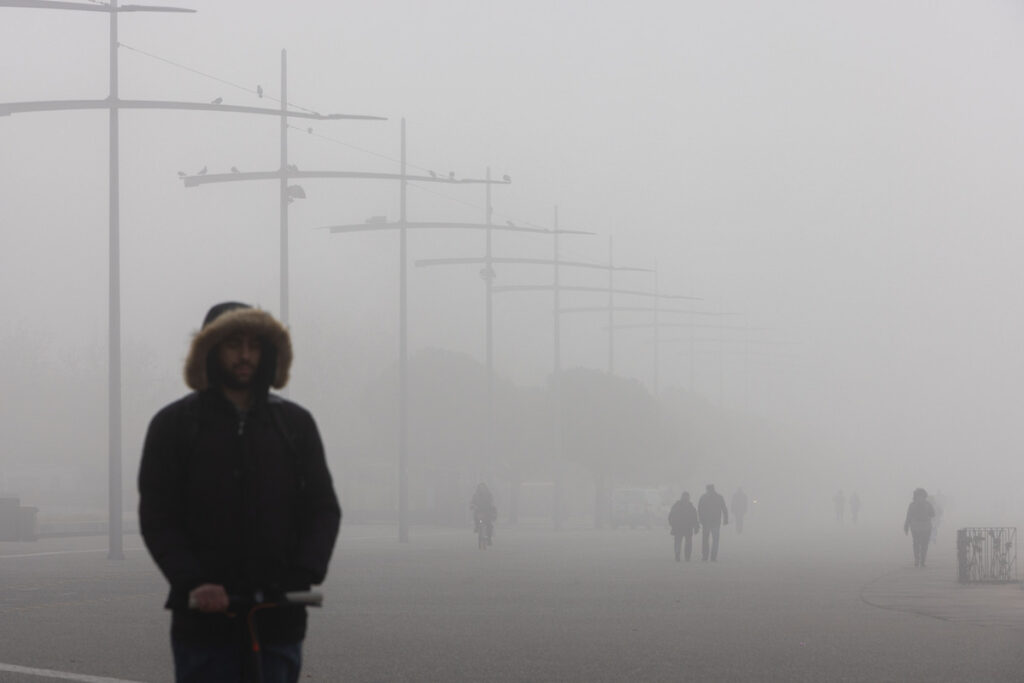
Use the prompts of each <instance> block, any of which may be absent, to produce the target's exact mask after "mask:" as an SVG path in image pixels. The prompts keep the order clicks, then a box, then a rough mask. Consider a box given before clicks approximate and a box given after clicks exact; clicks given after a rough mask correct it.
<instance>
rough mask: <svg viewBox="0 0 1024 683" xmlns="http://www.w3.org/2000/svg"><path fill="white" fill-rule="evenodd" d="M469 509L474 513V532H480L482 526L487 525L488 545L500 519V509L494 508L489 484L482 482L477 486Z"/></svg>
mask: <svg viewBox="0 0 1024 683" xmlns="http://www.w3.org/2000/svg"><path fill="white" fill-rule="evenodd" d="M469 509H470V510H472V511H473V532H474V533H476V532H478V531H480V525H481V524H484V525H486V527H485V528H486V529H487V543H488V544H490V542H491V534H492V533H493V532H494V520H496V519H497V518H498V508H497V507H495V506H494V496H492V495H491V490H490V489H489V488H487V484H485V483H483V482H480V483H479V484H477V485H476V492H475V493H474V494H473V499H472V500H470V501H469Z"/></svg>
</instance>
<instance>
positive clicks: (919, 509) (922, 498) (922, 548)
mask: <svg viewBox="0 0 1024 683" xmlns="http://www.w3.org/2000/svg"><path fill="white" fill-rule="evenodd" d="M934 516H935V508H933V507H932V504H931V503H929V502H928V492H927V491H925V490H924V489H915V490H914V499H913V500H912V501H911V502H910V505H909V506H908V507H907V519H906V521H904V522H903V533H904V534H907V533H908V532H909V533H910V534H911V535H912V536H913V539H914V566H915V567H923V566H924V561H925V558H926V557H927V556H928V541H929V540H931V536H932V517H934Z"/></svg>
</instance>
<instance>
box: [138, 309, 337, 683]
mask: <svg viewBox="0 0 1024 683" xmlns="http://www.w3.org/2000/svg"><path fill="white" fill-rule="evenodd" d="M291 361H292V346H291V340H290V337H289V334H288V331H287V330H286V329H285V327H284V326H283V325H282V324H281V323H280V322H278V321H277V320H275V319H274V318H273V317H272V316H271V315H270V314H268V313H266V312H264V311H262V310H259V309H256V308H252V307H251V306H248V305H246V304H241V303H237V302H227V303H222V304H218V305H216V306H214V307H213V308H211V309H210V311H209V312H208V313H207V314H206V317H205V319H204V320H203V325H202V328H201V329H200V331H199V332H198V333H196V335H195V337H194V338H193V340H192V344H191V348H190V350H189V353H188V357H187V359H186V361H185V371H184V375H185V383H186V384H187V385H188V386H189V388H191V389H192V390H193V391H192V393H190V394H188V395H186V396H185V397H183V398H181V399H179V400H177V401H175V402H173V403H171V404H169V405H167V406H166V407H164V408H163V409H161V410H160V411H159V412H158V413H157V414H156V416H155V417H154V418H153V419H152V421H151V422H150V424H149V429H148V431H147V433H146V440H145V445H144V447H143V451H142V461H141V464H140V467H139V476H138V487H139V525H140V530H141V533H142V538H143V540H144V541H145V544H146V547H147V549H148V550H149V552H150V554H151V555H152V557H153V560H154V561H155V562H156V564H157V566H158V567H159V568H160V571H161V572H162V573H163V574H164V576H165V577H166V579H167V581H168V583H169V584H170V591H169V594H168V597H167V600H166V603H165V607H166V608H167V609H169V610H171V649H172V654H173V657H174V668H175V676H176V680H177V681H179V682H183V681H188V682H190V683H192V682H195V683H204V682H206V681H217V682H219V683H224V682H233V681H242V680H244V678H243V677H248V676H249V675H250V674H251V668H252V667H253V662H252V661H251V660H250V659H249V657H247V656H246V655H245V654H243V653H245V652H246V651H247V650H248V649H251V648H249V632H248V629H247V624H246V619H245V617H244V615H243V616H235V614H233V613H229V612H228V606H229V596H230V597H235V596H241V597H249V598H251V597H252V596H255V595H257V593H259V592H261V593H263V594H264V595H266V596H267V598H268V599H269V598H272V597H273V596H274V595H280V594H281V593H283V592H286V591H302V590H308V589H309V588H310V586H312V585H314V584H319V583H321V582H323V580H324V577H325V576H326V573H327V566H328V563H329V561H330V558H331V553H332V552H333V549H334V542H335V539H336V537H337V534H338V529H339V526H340V524H341V507H340V506H339V505H338V499H337V497H336V496H335V493H334V487H333V484H332V482H331V475H330V472H329V471H328V468H327V462H326V459H325V457H324V449H323V445H322V444H321V441H320V435H319V432H318V431H317V427H316V423H315V422H314V420H313V417H312V415H310V413H309V412H308V411H307V410H305V409H304V408H302V407H301V406H299V405H298V404H296V403H292V402H291V401H287V400H285V399H283V398H281V397H280V396H277V395H275V394H272V393H270V388H271V387H273V388H276V389H280V388H282V387H284V386H285V384H286V383H287V381H288V372H289V369H290V366H291ZM254 617H255V627H256V632H257V633H258V634H259V641H260V645H261V649H260V651H259V652H258V653H256V654H255V656H256V657H259V658H260V664H261V668H262V671H263V678H264V680H265V681H268V683H269V682H270V681H275V682H285V681H287V682H294V681H297V680H298V678H299V671H300V669H301V664H302V641H303V639H304V637H305V635H306V611H305V608H302V607H288V608H279V609H264V610H260V611H257V612H255V613H254Z"/></svg>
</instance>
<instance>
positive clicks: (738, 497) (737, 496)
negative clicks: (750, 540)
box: [730, 486, 747, 534]
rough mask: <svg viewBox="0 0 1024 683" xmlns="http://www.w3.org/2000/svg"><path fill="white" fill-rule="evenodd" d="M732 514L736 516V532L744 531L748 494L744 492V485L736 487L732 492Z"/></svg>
mask: <svg viewBox="0 0 1024 683" xmlns="http://www.w3.org/2000/svg"><path fill="white" fill-rule="evenodd" d="M731 502H732V505H731V506H730V507H731V508H732V516H733V517H735V518H736V533H738V534H742V533H743V518H744V517H745V516H746V515H747V494H745V493H743V487H742V486H741V487H739V488H737V489H736V493H734V494H732V501H731Z"/></svg>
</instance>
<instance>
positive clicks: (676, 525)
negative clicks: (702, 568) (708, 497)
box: [668, 491, 700, 562]
mask: <svg viewBox="0 0 1024 683" xmlns="http://www.w3.org/2000/svg"><path fill="white" fill-rule="evenodd" d="M668 525H669V527H671V528H670V529H669V532H670V533H671V534H672V536H674V537H675V541H676V562H678V561H679V551H680V549H681V546H682V545H683V539H684V538H685V539H686V561H687V562H689V561H690V554H691V553H692V551H693V535H694V534H695V533H697V531H698V530H700V523H699V521H698V520H697V508H695V507H693V503H691V502H690V493H689V491H683V495H681V496H680V497H679V500H677V501H676V502H675V504H674V505H673V506H672V510H671V511H670V512H669V513H668Z"/></svg>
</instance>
